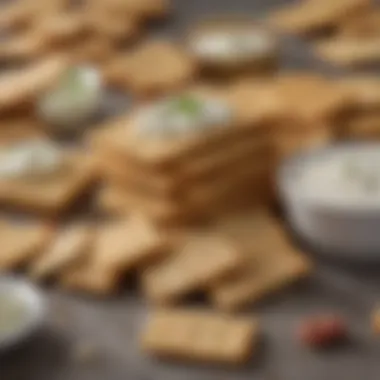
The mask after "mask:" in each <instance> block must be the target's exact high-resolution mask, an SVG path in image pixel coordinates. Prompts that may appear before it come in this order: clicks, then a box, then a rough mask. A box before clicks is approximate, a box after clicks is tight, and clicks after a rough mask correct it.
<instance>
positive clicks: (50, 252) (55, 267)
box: [29, 223, 93, 280]
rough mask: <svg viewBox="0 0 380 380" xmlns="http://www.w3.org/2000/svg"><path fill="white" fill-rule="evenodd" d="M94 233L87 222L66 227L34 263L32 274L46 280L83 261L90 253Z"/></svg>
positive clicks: (36, 277) (30, 269)
mask: <svg viewBox="0 0 380 380" xmlns="http://www.w3.org/2000/svg"><path fill="white" fill-rule="evenodd" d="M92 234H93V231H92V229H91V228H90V226H89V225H86V224H79V223H75V224H72V225H70V226H68V227H66V228H65V229H64V230H63V231H62V232H60V233H58V234H57V235H58V236H57V237H56V238H55V239H54V241H53V242H52V243H51V244H50V246H49V247H48V248H47V250H46V251H45V252H44V253H43V254H42V255H40V256H39V257H38V258H37V260H36V261H35V262H33V263H32V265H31V267H30V268H29V273H30V275H31V276H32V277H33V278H34V279H37V280H45V279H48V278H51V277H53V276H57V275H58V274H59V273H60V272H61V271H62V270H65V269H66V268H68V267H70V266H71V267H72V266H73V265H75V264H77V263H78V262H80V261H82V260H83V259H84V257H86V255H88V254H89V250H90V247H91V241H92Z"/></svg>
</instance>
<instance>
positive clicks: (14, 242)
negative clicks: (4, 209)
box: [0, 221, 53, 272]
mask: <svg viewBox="0 0 380 380" xmlns="http://www.w3.org/2000/svg"><path fill="white" fill-rule="evenodd" d="M52 232H53V230H52V228H51V227H50V226H48V225H44V224H29V223H22V224H21V223H18V224H16V223H11V222H7V221H4V222H1V223H0V240H1V252H0V272H1V271H8V270H12V269H16V268H19V267H20V266H22V265H24V264H26V263H28V262H29V261H31V260H33V259H34V258H35V257H37V256H38V255H40V254H41V253H42V250H43V249H44V247H45V246H46V244H47V243H48V242H49V240H50V238H51V236H52Z"/></svg>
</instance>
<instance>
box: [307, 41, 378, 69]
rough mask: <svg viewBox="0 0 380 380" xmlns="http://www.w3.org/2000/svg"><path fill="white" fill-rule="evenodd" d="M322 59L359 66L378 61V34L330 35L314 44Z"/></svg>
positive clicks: (347, 65) (315, 50) (349, 65)
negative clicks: (356, 35) (359, 36)
mask: <svg viewBox="0 0 380 380" xmlns="http://www.w3.org/2000/svg"><path fill="white" fill-rule="evenodd" d="M314 52H315V54H316V55H317V56H318V57H319V58H320V59H322V60H324V61H326V62H329V63H332V64H335V65H337V66H342V67H360V66H366V65H370V64H375V63H378V62H379V61H380V35H379V36H374V37H370V38H363V39H359V40H358V39H357V38H355V37H350V36H348V37H344V36H343V37H340V36H337V37H332V38H330V39H326V40H324V41H321V42H318V43H316V44H315V48H314Z"/></svg>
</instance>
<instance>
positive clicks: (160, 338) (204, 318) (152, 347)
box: [141, 309, 259, 365]
mask: <svg viewBox="0 0 380 380" xmlns="http://www.w3.org/2000/svg"><path fill="white" fill-rule="evenodd" d="M258 339H259V325H258V321H257V320H256V319H253V318H252V319H249V318H244V317H232V316H227V315H223V314H217V313H213V312H210V311H203V310H194V309H166V310H165V309H164V310H154V311H153V312H152V314H151V315H150V316H149V320H148V322H147V325H146V326H145V329H144V331H143V333H142V337H141V345H142V348H143V350H144V351H145V352H147V353H148V354H151V355H154V356H158V357H163V358H170V359H180V360H189V361H196V362H204V363H219V364H228V365H241V364H244V363H247V362H248V361H249V360H250V358H251V356H252V354H254V352H255V351H256V349H257V343H258Z"/></svg>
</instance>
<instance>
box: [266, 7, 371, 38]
mask: <svg viewBox="0 0 380 380" xmlns="http://www.w3.org/2000/svg"><path fill="white" fill-rule="evenodd" d="M369 5H370V1H369V0H337V1H314V0H307V1H303V2H298V3H295V4H294V5H288V6H285V7H284V8H283V9H280V10H277V11H275V12H273V13H272V14H271V15H270V16H269V17H268V20H267V22H268V23H269V25H271V26H273V27H275V28H278V29H280V30H284V31H286V32H289V33H294V34H300V35H308V34H316V33H320V32H325V31H326V30H329V29H331V28H334V27H336V26H337V24H338V23H339V22H340V21H341V20H344V19H345V18H346V17H348V16H349V15H352V14H355V13H356V12H358V11H361V10H362V9H365V8H367V7H369Z"/></svg>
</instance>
